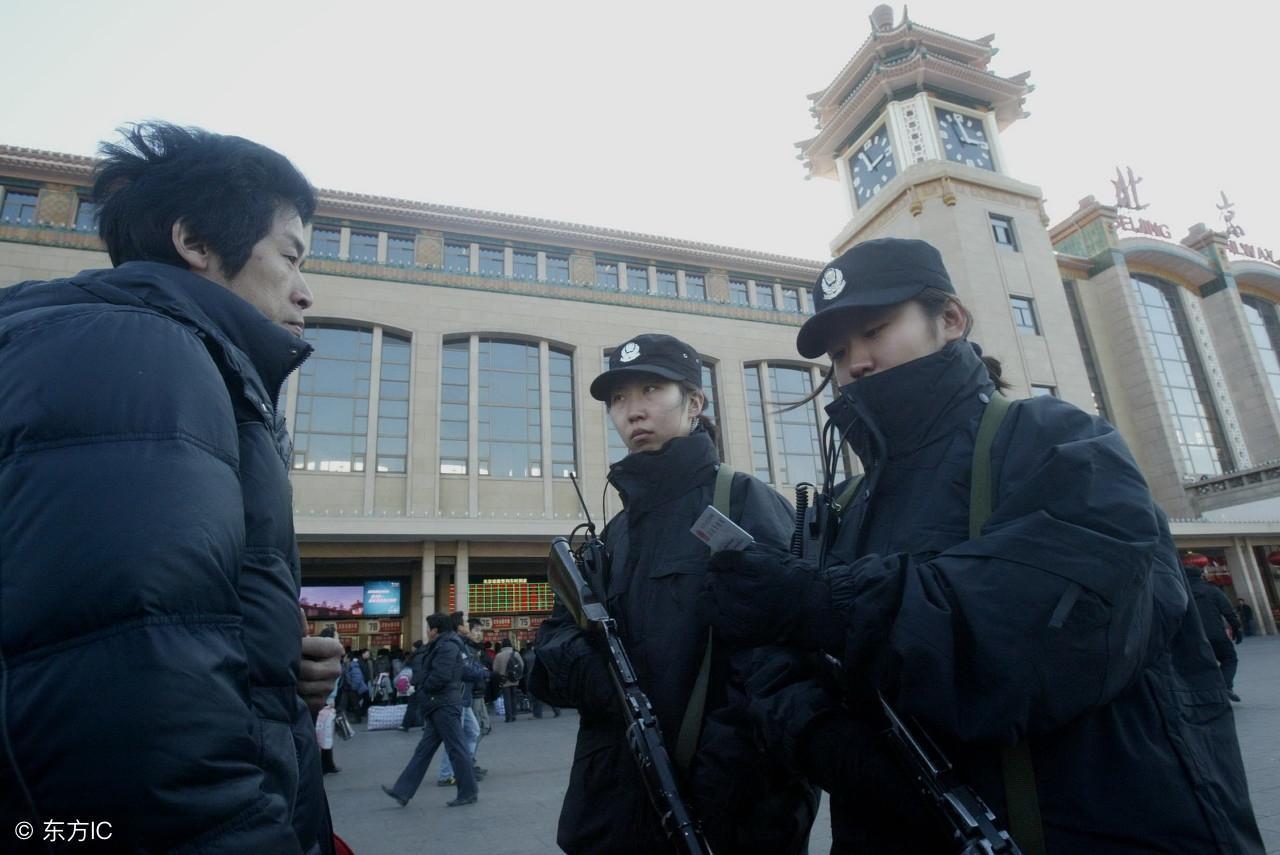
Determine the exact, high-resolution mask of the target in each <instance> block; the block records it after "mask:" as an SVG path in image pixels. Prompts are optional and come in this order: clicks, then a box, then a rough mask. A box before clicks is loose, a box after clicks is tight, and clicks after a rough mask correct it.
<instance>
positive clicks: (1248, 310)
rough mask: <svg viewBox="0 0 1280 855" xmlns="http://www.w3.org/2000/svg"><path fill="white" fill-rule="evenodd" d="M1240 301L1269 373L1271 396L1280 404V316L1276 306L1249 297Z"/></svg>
mask: <svg viewBox="0 0 1280 855" xmlns="http://www.w3.org/2000/svg"><path fill="white" fill-rule="evenodd" d="M1240 299H1241V302H1243V303H1244V316H1245V318H1246V319H1248V321H1249V332H1251V333H1252V334H1253V345H1254V347H1256V348H1257V349H1258V356H1259V357H1261V359H1262V367H1263V369H1265V370H1266V372H1267V380H1268V381H1269V383H1270V391H1271V396H1272V397H1273V398H1275V399H1276V403H1277V404H1280V316H1277V314H1276V304H1275V303H1272V302H1269V301H1267V300H1263V299H1262V298H1260V297H1254V296H1249V295H1246V296H1243V297H1241V298H1240Z"/></svg>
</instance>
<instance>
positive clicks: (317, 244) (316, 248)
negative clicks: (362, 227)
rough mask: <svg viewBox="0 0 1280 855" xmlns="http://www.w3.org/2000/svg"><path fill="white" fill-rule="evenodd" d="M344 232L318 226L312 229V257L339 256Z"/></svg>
mask: <svg viewBox="0 0 1280 855" xmlns="http://www.w3.org/2000/svg"><path fill="white" fill-rule="evenodd" d="M341 244H342V234H341V233H340V232H339V231H338V230H337V229H327V228H323V227H321V226H316V227H315V228H313V229H312V230H311V257H312V258H337V257H338V247H339V246H341Z"/></svg>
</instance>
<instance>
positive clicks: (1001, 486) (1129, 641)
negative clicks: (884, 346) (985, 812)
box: [813, 341, 1262, 854]
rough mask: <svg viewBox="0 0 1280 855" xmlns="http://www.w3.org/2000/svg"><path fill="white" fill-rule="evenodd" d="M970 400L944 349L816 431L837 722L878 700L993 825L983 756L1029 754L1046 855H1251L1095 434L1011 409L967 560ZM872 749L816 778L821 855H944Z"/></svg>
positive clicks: (1185, 644) (1202, 696) (1172, 625)
mask: <svg viewBox="0 0 1280 855" xmlns="http://www.w3.org/2000/svg"><path fill="white" fill-rule="evenodd" d="M994 393H995V389H994V386H993V384H992V381H991V379H990V377H989V375H988V372H987V370H986V368H985V366H984V364H983V362H982V361H981V358H980V351H978V350H977V349H976V348H975V346H973V345H971V344H969V343H968V342H964V341H960V342H953V343H951V344H949V345H947V346H946V347H945V348H944V349H943V350H942V351H941V352H940V353H937V354H934V355H931V356H927V357H924V358H921V359H918V360H915V361H913V362H909V363H907V364H905V365H902V366H899V367H897V368H894V369H892V370H890V371H886V372H883V373H881V374H878V375H872V376H870V377H867V378H864V379H862V380H859V381H858V382H857V383H855V384H853V385H852V386H851V387H850V388H849V389H847V390H846V391H845V393H844V395H843V396H842V397H841V398H840V399H839V400H838V401H837V402H836V403H834V404H833V405H832V406H831V408H830V412H831V413H832V418H833V419H834V420H835V421H836V423H837V424H838V425H839V426H840V427H841V428H842V429H843V430H846V431H847V432H848V442H849V444H850V445H851V447H852V448H853V450H854V451H855V452H856V453H857V455H858V457H859V458H860V459H861V460H862V461H863V464H864V466H865V467H866V472H867V474H866V477H865V479H864V480H863V481H862V483H861V485H860V488H859V491H858V493H857V495H856V496H855V497H854V498H853V499H852V501H851V502H850V504H849V507H848V509H847V511H846V512H845V515H844V520H843V522H842V523H841V525H840V527H839V531H838V535H837V540H836V542H835V544H834V548H833V549H832V552H831V557H830V561H829V564H828V573H829V581H830V584H831V588H832V597H833V599H834V601H835V603H836V605H837V606H839V607H840V609H842V611H843V614H844V617H845V618H847V621H848V624H847V626H848V629H847V634H846V635H845V636H844V643H843V647H842V649H840V650H838V651H837V652H838V653H839V655H840V657H841V658H842V659H843V661H844V664H845V667H846V671H847V675H848V677H849V680H850V683H851V685H852V687H853V688H852V697H853V700H852V703H853V706H854V707H855V709H857V708H859V704H860V703H862V704H864V707H865V708H866V709H871V708H872V704H871V703H869V702H868V701H869V699H871V698H873V697H874V694H873V693H874V692H875V691H877V690H879V691H882V692H884V694H885V695H886V696H887V697H888V699H889V700H890V701H891V702H893V703H894V704H895V705H896V706H897V708H898V709H899V711H900V712H902V713H905V714H907V715H909V716H914V717H915V718H916V719H917V720H918V721H919V722H920V723H922V724H923V725H924V727H925V728H926V729H927V730H928V731H929V732H930V733H931V735H933V736H934V737H935V738H936V739H937V741H938V742H939V743H940V744H941V746H942V747H943V749H944V750H945V751H946V752H947V753H948V754H949V755H950V756H951V759H952V760H953V761H954V762H955V764H956V766H957V767H958V769H959V773H960V776H961V778H962V779H964V780H966V781H968V782H969V783H970V784H972V785H974V786H975V787H976V789H977V790H978V792H979V794H980V795H981V796H982V798H983V799H984V800H985V801H986V802H987V804H988V805H990V806H991V807H992V808H993V809H994V811H995V813H996V814H997V816H998V817H999V819H1000V821H1001V822H1002V823H1003V822H1005V821H1006V811H1005V794H1004V787H1003V783H1002V778H1001V771H1000V750H1001V748H1002V747H1003V746H1008V745H1012V744H1014V743H1015V742H1016V741H1017V740H1020V739H1027V740H1029V744H1030V748H1031V754H1032V758H1033V768H1034V774H1035V781H1036V785H1037V789H1038V795H1039V804H1040V810H1041V812H1042V816H1043V827H1044V835H1045V840H1046V844H1047V847H1048V850H1049V852H1051V853H1053V852H1063V853H1074V852H1090V853H1095V854H1096V853H1120V852H1124V853H1132V852H1140V851H1141V852H1147V851H1153V850H1160V851H1168V852H1197V853H1204V852H1223V853H1225V852H1261V851H1262V846H1261V842H1260V839H1259V833H1258V828H1257V824H1256V821H1255V819H1254V817H1253V813H1252V810H1251V808H1250V805H1249V800H1248V794H1247V790H1246V787H1245V779H1244V771H1243V768H1242V763H1241V757H1240V750H1239V747H1238V744H1237V741H1236V732H1235V725H1234V719H1233V716H1232V711H1231V706H1230V704H1229V702H1228V700H1227V696H1226V690H1225V686H1224V684H1223V681H1222V677H1221V675H1220V673H1219V670H1218V667H1217V664H1216V662H1215V660H1214V658H1213V655H1212V653H1211V651H1210V649H1209V646H1208V644H1207V643H1206V642H1205V637H1204V631H1203V630H1202V628H1201V625H1200V616H1199V614H1198V612H1197V611H1196V609H1195V608H1194V607H1193V606H1192V602H1191V598H1190V597H1189V595H1188V591H1187V584H1186V580H1185V578H1184V575H1183V573H1182V571H1181V569H1180V567H1179V564H1178V561H1177V558H1176V555H1175V552H1174V549H1173V542H1172V538H1171V536H1170V533H1169V527H1168V524H1167V522H1166V519H1165V516H1164V514H1163V513H1162V512H1161V511H1160V509H1159V508H1158V507H1157V506H1156V505H1155V503H1154V502H1153V500H1152V498H1151V494H1150V491H1149V490H1148V488H1147V485H1146V484H1145V482H1144V481H1143V478H1142V476H1141V474H1140V473H1139V471H1138V468H1137V466H1136V465H1135V463H1134V461H1133V458H1132V457H1131V456H1130V453H1129V451H1128V449H1127V448H1126V446H1125V444H1124V442H1123V441H1122V440H1121V438H1120V436H1119V435H1118V434H1117V433H1116V431H1115V429H1114V428H1113V427H1111V425H1109V424H1108V423H1106V422H1105V421H1103V420H1101V419H1099V418H1096V417H1094V416H1090V415H1087V414H1085V413H1083V412H1081V411H1080V410H1078V409H1077V408H1075V407H1073V406H1071V405H1070V404H1068V403H1066V402H1064V401H1061V400H1059V399H1057V398H1053V397H1043V398H1034V399H1030V400H1021V401H1015V402H1013V405H1012V408H1011V409H1010V411H1009V412H1008V413H1007V415H1006V416H1005V419H1004V421H1003V423H1002V425H1001V428H1000V430H999V432H998V433H997V434H996V437H995V441H994V445H993V447H992V452H991V461H992V462H991V465H992V479H993V484H994V487H993V492H994V496H993V500H992V507H993V511H992V513H991V516H990V517H989V519H987V521H986V523H985V525H983V527H982V531H981V534H980V535H979V536H978V537H976V538H970V537H969V531H968V526H969V522H968V512H969V489H970V478H971V469H972V465H973V451H974V443H975V438H976V435H977V431H978V424H979V420H980V419H981V417H982V414H983V411H984V409H985V402H986V400H987V399H988V398H989V396H991V395H993V394H994ZM866 721H867V722H872V721H874V719H873V718H872V717H871V716H870V715H868V717H867V719H866ZM872 726H873V725H871V724H868V727H869V728H870V727H872ZM875 745H878V743H876V742H874V741H873V742H870V743H867V745H866V746H864V749H863V750H862V751H861V752H860V753H861V757H860V758H859V759H856V760H853V761H851V762H848V763H846V766H845V768H844V769H842V770H839V772H840V773H841V774H843V776H844V781H846V782H848V783H847V784H846V785H845V786H844V787H842V788H841V789H840V791H838V792H836V793H835V795H834V796H833V799H832V817H833V826H834V828H833V831H834V837H835V841H836V848H837V850H838V851H859V852H899V851H900V852H925V851H946V849H947V844H946V843H945V841H944V839H943V838H939V837H938V836H937V833H936V830H935V829H934V828H933V827H932V826H931V825H930V824H929V823H928V822H924V821H921V818H922V817H924V816H927V815H928V811H927V810H926V809H925V807H924V806H923V803H922V802H920V801H918V800H916V799H915V798H914V797H913V796H912V793H911V788H910V787H908V786H907V785H906V783H905V780H904V779H903V778H902V776H901V774H900V773H898V772H897V767H896V766H895V765H894V764H893V763H891V762H882V761H883V760H884V758H883V757H880V756H877V754H878V750H877V749H874V748H872V747H871V746H875ZM814 750H815V753H817V754H818V755H820V757H818V758H813V759H815V760H817V761H820V762H821V761H825V762H832V763H839V762H844V761H843V760H842V758H841V756H840V751H839V749H838V748H837V747H836V746H822V745H818V746H814ZM846 759H847V756H846ZM860 764H861V767H862V768H861V769H860V770H859V769H858V768H857V767H858V766H859V765H860Z"/></svg>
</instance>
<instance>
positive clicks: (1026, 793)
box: [969, 393, 1045, 855]
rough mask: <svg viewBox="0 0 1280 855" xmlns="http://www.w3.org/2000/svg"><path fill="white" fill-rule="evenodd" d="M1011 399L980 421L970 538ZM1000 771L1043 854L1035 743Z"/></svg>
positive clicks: (1028, 840)
mask: <svg viewBox="0 0 1280 855" xmlns="http://www.w3.org/2000/svg"><path fill="white" fill-rule="evenodd" d="M1010 403H1011V402H1010V401H1009V399H1008V398H1006V397H1004V396H1003V395H1000V394H999V393H997V394H996V395H995V396H993V397H992V398H991V403H989V404H987V409H986V411H985V412H984V413H983V414H982V421H981V422H980V423H979V425H978V439H977V441H976V442H975V443H974V447H973V474H972V476H971V477H970V482H969V539H970V540H974V539H976V538H978V537H981V536H982V526H983V525H984V524H985V523H986V521H987V519H988V518H990V516H991V506H992V501H993V494H992V487H991V444H992V443H993V442H994V441H995V438H996V431H998V430H999V429H1000V423H1001V422H1002V421H1004V416H1005V413H1006V412H1007V411H1008V409H1009V404H1010ZM1000 771H1001V774H1002V775H1003V777H1004V800H1005V810H1006V811H1007V812H1008V814H1009V835H1010V836H1011V837H1012V838H1013V841H1014V842H1015V843H1017V844H1018V847H1019V848H1020V849H1021V850H1022V851H1023V852H1025V853H1027V855H1043V853H1044V852H1045V844H1044V823H1043V822H1042V820H1041V818H1040V797H1039V795H1038V794H1037V792H1036V773H1035V768H1034V767H1033V766H1032V763H1031V745H1030V743H1029V742H1027V740H1026V738H1025V737H1024V738H1022V739H1019V740H1018V742H1017V744H1015V745H1012V746H1010V747H1008V748H1003V749H1001V751H1000Z"/></svg>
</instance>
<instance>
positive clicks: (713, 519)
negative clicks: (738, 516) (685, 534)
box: [689, 505, 755, 552]
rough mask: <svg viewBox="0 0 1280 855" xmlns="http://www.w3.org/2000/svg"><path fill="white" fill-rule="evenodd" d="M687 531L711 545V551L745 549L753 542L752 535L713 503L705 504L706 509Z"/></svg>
mask: <svg viewBox="0 0 1280 855" xmlns="http://www.w3.org/2000/svg"><path fill="white" fill-rule="evenodd" d="M689 531H691V532H693V536H694V537H696V538H698V540H701V541H702V542H703V543H705V544H706V545H707V546H709V547H711V551H712V552H724V551H725V550H735V549H746V548H747V546H749V545H750V544H752V543H754V542H755V538H754V537H752V536H751V535H750V534H748V533H747V532H746V530H744V529H743V528H741V527H740V526H738V524H737V523H735V522H734V521H733V520H731V519H729V518H728V517H726V516H725V515H724V514H722V513H720V512H719V511H717V510H716V509H715V507H714V506H713V505H708V506H707V509H706V510H705V511H703V512H702V516H700V517H698V521H697V522H696V523H694V524H693V528H691V529H689Z"/></svg>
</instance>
